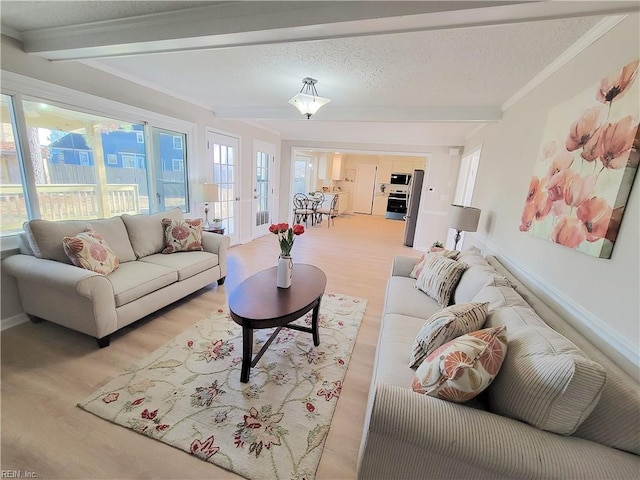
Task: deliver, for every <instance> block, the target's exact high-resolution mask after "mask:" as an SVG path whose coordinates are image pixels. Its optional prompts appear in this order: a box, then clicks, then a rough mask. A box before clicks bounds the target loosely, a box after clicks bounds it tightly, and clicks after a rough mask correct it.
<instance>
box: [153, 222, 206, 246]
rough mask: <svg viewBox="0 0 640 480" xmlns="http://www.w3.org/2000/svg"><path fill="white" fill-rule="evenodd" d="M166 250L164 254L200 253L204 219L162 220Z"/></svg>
mask: <svg viewBox="0 0 640 480" xmlns="http://www.w3.org/2000/svg"><path fill="white" fill-rule="evenodd" d="M162 227H163V228H164V249H163V250H162V253H175V252H189V251H199V252H201V251H202V250H203V248H202V219H201V218H197V219H195V220H190V219H188V218H185V219H182V220H173V219H171V218H164V219H162Z"/></svg>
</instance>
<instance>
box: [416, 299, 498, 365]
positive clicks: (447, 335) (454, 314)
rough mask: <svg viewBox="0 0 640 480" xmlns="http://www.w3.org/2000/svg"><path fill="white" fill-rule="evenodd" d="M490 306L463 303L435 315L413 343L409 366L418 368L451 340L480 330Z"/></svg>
mask: <svg viewBox="0 0 640 480" xmlns="http://www.w3.org/2000/svg"><path fill="white" fill-rule="evenodd" d="M488 306H489V304H488V303H462V304H459V305H451V306H450V307H447V308H445V309H443V310H440V311H439V312H436V313H434V314H433V315H432V316H431V317H430V318H429V319H428V320H427V321H426V322H425V323H424V325H423V326H422V328H421V329H420V331H419V332H418V335H417V336H416V339H415V340H414V342H413V349H412V351H411V354H410V356H409V366H410V367H417V366H418V365H420V364H421V363H422V361H423V360H424V359H425V358H426V357H427V356H428V355H430V354H431V352H433V351H434V350H435V349H436V348H438V347H440V346H442V345H444V344H445V343H447V342H449V341H450V340H453V339H454V338H457V337H459V336H461V335H464V334H465V333H469V332H473V331H476V330H480V329H481V328H482V325H483V324H484V321H485V318H486V317H487V313H488Z"/></svg>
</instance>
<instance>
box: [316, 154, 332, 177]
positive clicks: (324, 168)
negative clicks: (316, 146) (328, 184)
mask: <svg viewBox="0 0 640 480" xmlns="http://www.w3.org/2000/svg"><path fill="white" fill-rule="evenodd" d="M330 179H331V166H330V162H329V155H328V154H327V153H324V152H320V154H318V180H330Z"/></svg>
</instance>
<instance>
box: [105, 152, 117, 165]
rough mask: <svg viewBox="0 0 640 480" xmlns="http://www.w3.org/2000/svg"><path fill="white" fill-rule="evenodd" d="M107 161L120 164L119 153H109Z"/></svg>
mask: <svg viewBox="0 0 640 480" xmlns="http://www.w3.org/2000/svg"><path fill="white" fill-rule="evenodd" d="M107 163H108V164H109V165H117V164H118V155H117V154H115V153H107Z"/></svg>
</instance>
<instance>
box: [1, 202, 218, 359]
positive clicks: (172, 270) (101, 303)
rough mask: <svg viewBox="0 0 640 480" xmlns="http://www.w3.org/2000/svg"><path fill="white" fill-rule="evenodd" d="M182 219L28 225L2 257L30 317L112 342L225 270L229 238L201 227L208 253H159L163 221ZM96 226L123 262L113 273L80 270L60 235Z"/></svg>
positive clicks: (177, 213)
mask: <svg viewBox="0 0 640 480" xmlns="http://www.w3.org/2000/svg"><path fill="white" fill-rule="evenodd" d="M163 218H171V219H174V220H179V219H182V218H183V214H182V211H181V210H180V209H177V208H176V209H173V210H170V211H167V212H161V213H157V214H154V215H122V216H118V217H112V218H108V219H100V220H90V221H80V220H69V221H56V222H53V221H47V220H32V221H30V222H27V223H25V233H24V234H22V236H21V247H20V251H21V253H20V254H17V255H12V256H10V257H8V258H6V259H4V260H3V262H2V266H3V268H4V269H5V271H6V272H8V273H9V274H10V275H12V276H14V277H15V278H16V283H17V285H18V291H19V293H20V299H21V302H22V307H23V309H24V311H25V313H27V314H28V315H29V316H30V317H31V318H32V320H34V321H40V320H41V319H45V320H49V321H51V322H54V323H58V324H60V325H64V326H65V327H69V328H72V329H74V330H77V331H80V332H83V333H86V334H87V335H91V336H93V337H95V338H96V339H97V341H98V345H99V346H100V347H105V346H107V345H109V338H110V337H109V336H110V334H111V333H113V332H115V331H116V330H118V329H120V328H122V327H124V326H126V325H129V324H130V323H132V322H134V321H136V320H139V319H141V318H142V317H144V316H146V315H149V314H150V313H152V312H154V311H156V310H158V309H160V308H162V307H164V306H166V305H169V304H170V303H172V302H175V301H176V300H178V299H180V298H182V297H185V296H186V295H188V294H190V293H193V292H195V291H196V290H198V289H200V288H202V287H205V286H207V285H209V284H211V283H212V282H215V281H217V282H218V284H219V285H222V284H223V283H224V280H225V277H226V274H227V249H228V247H229V240H230V239H229V237H227V236H223V235H218V234H215V233H209V232H202V246H203V249H204V251H190V252H177V253H172V254H168V255H167V254H162V253H160V251H161V250H162V249H163V247H164V231H163V227H162V219H163ZM87 228H93V229H94V230H95V231H96V232H98V233H100V234H101V235H102V236H103V237H104V240H105V241H106V242H107V245H109V247H111V249H112V250H113V251H114V253H115V254H116V256H117V257H118V259H119V260H120V266H119V267H118V268H117V269H116V270H114V271H113V272H111V273H110V274H109V275H106V276H105V275H101V274H99V273H95V272H93V271H90V270H85V269H83V268H79V267H76V266H74V265H72V264H71V261H70V260H69V258H68V257H67V255H66V254H65V252H64V249H63V245H62V240H63V238H64V237H65V236H73V235H77V234H78V233H80V232H82V231H84V230H85V229H87Z"/></svg>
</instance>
